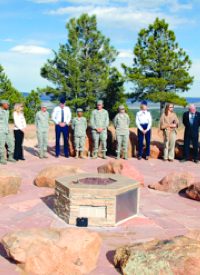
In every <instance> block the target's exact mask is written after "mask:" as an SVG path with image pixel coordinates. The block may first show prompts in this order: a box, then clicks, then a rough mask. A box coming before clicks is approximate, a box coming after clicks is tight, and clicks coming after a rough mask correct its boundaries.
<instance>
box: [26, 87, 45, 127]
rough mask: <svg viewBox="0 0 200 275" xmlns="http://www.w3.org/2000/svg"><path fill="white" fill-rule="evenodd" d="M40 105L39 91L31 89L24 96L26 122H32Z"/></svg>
mask: <svg viewBox="0 0 200 275" xmlns="http://www.w3.org/2000/svg"><path fill="white" fill-rule="evenodd" d="M40 105H41V100H40V92H39V91H38V90H37V91H34V90H32V91H31V92H30V93H29V95H28V96H27V97H26V98H25V102H24V115H25V118H26V122H27V123H29V124H30V123H34V121H35V114H36V112H37V111H38V110H39V108H40Z"/></svg>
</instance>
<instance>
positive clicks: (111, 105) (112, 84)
mask: <svg viewBox="0 0 200 275" xmlns="http://www.w3.org/2000/svg"><path fill="white" fill-rule="evenodd" d="M124 82H125V79H124V77H123V76H122V74H121V73H120V72H119V71H118V70H117V69H116V68H112V69H111V70H110V75H109V80H108V85H107V88H106V89H105V95H104V98H103V99H104V107H105V109H106V110H109V116H110V118H111V119H113V118H114V116H115V115H116V113H117V112H118V108H119V105H124V106H125V108H126V109H128V107H127V105H126V100H127V96H126V95H125V93H124Z"/></svg>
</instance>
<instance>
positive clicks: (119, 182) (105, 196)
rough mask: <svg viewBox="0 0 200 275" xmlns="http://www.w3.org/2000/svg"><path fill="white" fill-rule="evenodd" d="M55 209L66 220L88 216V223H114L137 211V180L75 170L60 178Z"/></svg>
mask: <svg viewBox="0 0 200 275" xmlns="http://www.w3.org/2000/svg"><path fill="white" fill-rule="evenodd" d="M55 196H56V198H55V211H56V213H57V215H58V216H59V217H60V218H62V219H63V220H64V221H66V222H67V223H68V224H71V225H76V219H77V218H78V217H87V218H88V225H92V226H115V225H117V224H118V223H121V222H123V221H125V220H127V219H129V218H131V217H133V216H135V215H137V213H138V206H139V183H138V182H135V181H134V180H132V179H129V178H127V177H124V176H121V175H114V174H78V175H75V176H69V177H64V178H59V179H57V180H56V188H55Z"/></svg>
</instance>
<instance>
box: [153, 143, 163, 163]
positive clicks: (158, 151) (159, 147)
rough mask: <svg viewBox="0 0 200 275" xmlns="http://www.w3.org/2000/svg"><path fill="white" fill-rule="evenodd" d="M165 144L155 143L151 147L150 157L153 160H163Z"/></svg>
mask: <svg viewBox="0 0 200 275" xmlns="http://www.w3.org/2000/svg"><path fill="white" fill-rule="evenodd" d="M162 156H163V144H162V143H161V142H156V141H153V142H152V143H151V145H150V157H151V158H153V159H158V158H162Z"/></svg>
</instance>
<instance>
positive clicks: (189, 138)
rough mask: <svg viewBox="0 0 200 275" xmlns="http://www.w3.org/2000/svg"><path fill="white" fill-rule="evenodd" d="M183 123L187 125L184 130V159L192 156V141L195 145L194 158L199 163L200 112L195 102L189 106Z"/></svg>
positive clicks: (186, 159)
mask: <svg viewBox="0 0 200 275" xmlns="http://www.w3.org/2000/svg"><path fill="white" fill-rule="evenodd" d="M183 124H184V126H185V132H184V159H183V160H182V161H188V160H189V157H190V143H191V142H192V146H193V160H194V162H195V163H198V162H199V160H198V153H199V152H198V151H199V150H198V147H199V126H200V113H199V112H197V110H196V107H195V105H194V104H191V105H190V106H189V110H188V111H187V112H185V113H184V114H183Z"/></svg>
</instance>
